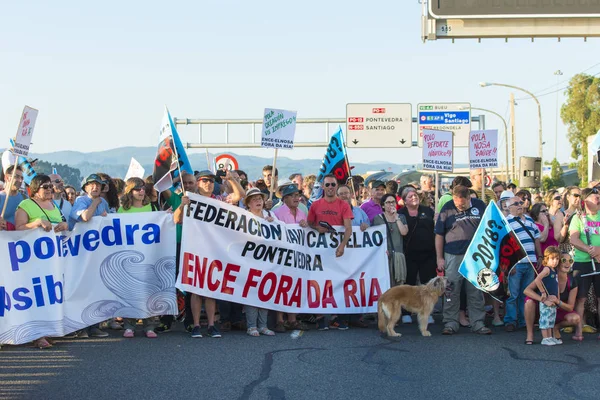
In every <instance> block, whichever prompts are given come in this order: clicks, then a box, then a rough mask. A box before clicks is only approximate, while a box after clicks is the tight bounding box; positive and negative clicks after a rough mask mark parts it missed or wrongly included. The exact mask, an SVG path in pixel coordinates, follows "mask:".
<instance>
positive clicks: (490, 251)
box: [458, 201, 527, 300]
mask: <svg viewBox="0 0 600 400" xmlns="http://www.w3.org/2000/svg"><path fill="white" fill-rule="evenodd" d="M526 256H527V253H526V252H525V250H524V249H523V245H522V244H521V242H520V241H519V239H518V238H517V236H516V235H515V233H514V231H513V230H512V229H511V228H510V224H509V223H508V222H507V221H506V219H505V218H504V215H503V214H502V212H501V211H500V209H499V208H498V206H497V205H496V202H494V201H491V202H490V204H489V205H488V206H487V208H486V209H485V213H484V214H483V218H482V219H481V222H480V224H479V227H478V228H477V231H476V232H475V236H474V237H473V240H472V241H471V244H470V245H469V248H468V249H467V253H466V254H465V257H464V259H463V262H462V264H461V265H460V268H459V269H458V272H460V274H461V275H462V276H464V277H465V279H467V280H468V281H469V282H471V283H472V284H473V286H475V287H476V288H477V289H479V290H482V291H484V292H486V293H489V294H490V295H491V296H492V297H494V298H495V299H497V300H500V297H501V294H502V288H501V287H500V284H501V283H502V282H503V281H504V280H505V279H506V278H508V272H509V271H510V269H511V268H512V267H513V266H514V265H515V264H517V263H518V262H519V260H521V259H522V258H524V257H526Z"/></svg>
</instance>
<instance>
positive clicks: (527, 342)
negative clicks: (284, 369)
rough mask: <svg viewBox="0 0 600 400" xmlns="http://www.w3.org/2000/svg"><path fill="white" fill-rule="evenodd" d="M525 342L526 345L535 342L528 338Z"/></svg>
mask: <svg viewBox="0 0 600 400" xmlns="http://www.w3.org/2000/svg"><path fill="white" fill-rule="evenodd" d="M525 344H526V345H528V346H530V345H532V344H533V340H526V341H525Z"/></svg>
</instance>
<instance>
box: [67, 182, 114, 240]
mask: <svg viewBox="0 0 600 400" xmlns="http://www.w3.org/2000/svg"><path fill="white" fill-rule="evenodd" d="M104 184H105V182H104V180H102V179H101V178H100V177H99V176H98V175H97V174H90V175H88V176H87V178H85V180H84V181H83V184H82V185H81V190H82V191H83V192H85V195H83V196H79V197H78V198H77V199H76V200H75V203H73V207H72V208H71V214H70V215H69V229H73V227H74V226H75V224H76V223H77V222H88V221H90V220H91V219H92V217H97V216H103V217H105V216H106V215H108V211H109V209H110V207H109V205H108V202H107V201H106V200H105V199H104V198H102V197H101V196H100V193H101V191H102V185H104Z"/></svg>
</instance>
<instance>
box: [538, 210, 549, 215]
mask: <svg viewBox="0 0 600 400" xmlns="http://www.w3.org/2000/svg"><path fill="white" fill-rule="evenodd" d="M540 212H542V213H544V214H548V210H540Z"/></svg>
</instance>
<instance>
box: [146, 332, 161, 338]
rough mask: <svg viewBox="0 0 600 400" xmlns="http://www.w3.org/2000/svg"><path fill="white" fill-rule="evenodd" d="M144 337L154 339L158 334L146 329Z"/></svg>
mask: <svg viewBox="0 0 600 400" xmlns="http://www.w3.org/2000/svg"><path fill="white" fill-rule="evenodd" d="M146 337H147V338H148V339H155V338H157V337H158V335H157V334H156V333H155V332H154V331H146Z"/></svg>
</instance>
